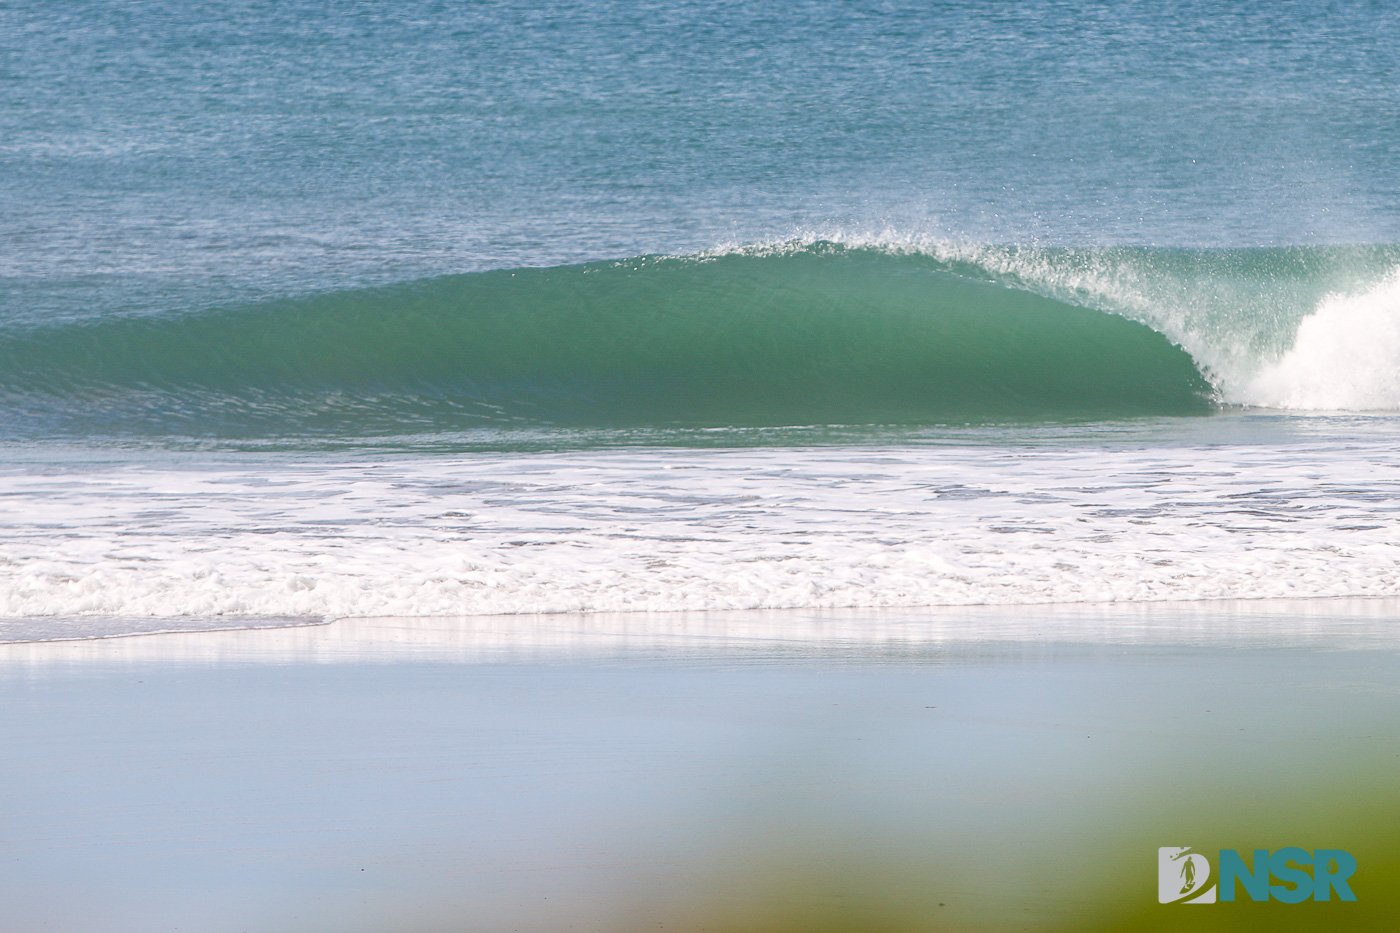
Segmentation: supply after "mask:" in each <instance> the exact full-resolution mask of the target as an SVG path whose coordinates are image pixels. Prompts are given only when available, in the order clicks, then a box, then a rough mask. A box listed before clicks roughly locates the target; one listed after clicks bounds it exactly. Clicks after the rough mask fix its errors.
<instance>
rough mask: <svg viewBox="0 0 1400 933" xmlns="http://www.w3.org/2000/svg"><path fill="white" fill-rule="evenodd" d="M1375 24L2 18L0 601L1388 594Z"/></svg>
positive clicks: (1387, 409)
mask: <svg viewBox="0 0 1400 933" xmlns="http://www.w3.org/2000/svg"><path fill="white" fill-rule="evenodd" d="M1397 35H1400V11H1397V10H1395V9H1392V8H1391V7H1389V6H1387V5H1384V4H1340V5H1333V6H1331V7H1328V8H1325V9H1324V8H1320V7H1317V6H1316V5H1311V4H1308V5H1304V4H1291V3H1249V2H1245V3H1199V2H1176V3H1164V4H1153V5H1150V6H1144V5H1125V4H1093V3H1060V2H1049V0H1044V2H1035V0H1029V2H1025V3H1019V4H1015V5H1009V4H1008V5H989V4H985V3H971V2H965V3H964V2H946V3H899V2H889V3H869V4H828V3H804V2H785V3H776V2H768V0H749V2H745V3H742V4H741V3H713V2H706V3H698V2H681V0H671V2H651V3H615V2H602V0H599V2H559V3H551V4H539V3H521V2H499V3H483V4H470V5H467V4H449V3H438V2H427V0H406V2H399V3H394V4H388V3H363V4H357V5H354V6H348V5H344V4H334V3H329V2H290V3H277V4H271V3H262V2H221V3H217V4H216V3H211V2H174V0H153V2H148V3H143V4H139V5H134V4H109V3H101V2H72V3H64V4H59V5H57V6H55V5H53V4H38V3H31V2H23V0H21V2H7V3H4V4H0V493H2V494H0V619H3V620H6V621H0V625H5V624H11V625H14V624H22V625H26V626H29V628H27V629H26V631H41V630H42V631H43V632H44V633H45V635H44V637H78V638H81V637H84V636H87V635H94V634H101V633H109V632H110V631H112V630H113V628H112V626H113V625H114V624H116V623H114V620H117V623H119V622H120V620H123V619H126V620H150V619H160V620H165V621H163V622H162V623H161V624H160V627H181V626H184V627H192V628H198V627H202V626H215V625H216V626H219V627H228V626H230V625H234V626H236V625H238V624H241V622H240V620H242V621H243V622H246V624H248V625H261V624H266V622H267V620H268V619H269V618H291V619H312V618H318V619H319V618H342V617H358V616H383V615H397V616H428V615H433V616H442V615H465V614H476V613H538V612H578V611H609V612H613V611H627V610H668V611H669V610H705V609H726V610H730V609H765V608H770V609H777V608H840V607H912V606H936V605H977V604H1032V603H1048V602H1090V603H1096V602H1109V601H1120V602H1121V601H1129V602H1141V601H1157V600H1188V599H1254V598H1272V597H1294V598H1296V597H1322V596H1377V597H1387V596H1397V595H1400V571H1397V569H1396V568H1397V566H1400V561H1398V560H1397V559H1398V558H1400V534H1397V530H1396V529H1397V524H1396V522H1395V521H1394V518H1395V512H1396V509H1397V507H1400V433H1397V429H1400V196H1398V195H1400V86H1397V85H1396V83H1395V81H1394V75H1395V74H1397V73H1400V43H1396V42H1395V41H1394V39H1395V37H1396V36H1397ZM36 620H38V623H42V624H38V623H36ZM143 624H144V623H143ZM36 625H37V627H36ZM147 627H149V626H147Z"/></svg>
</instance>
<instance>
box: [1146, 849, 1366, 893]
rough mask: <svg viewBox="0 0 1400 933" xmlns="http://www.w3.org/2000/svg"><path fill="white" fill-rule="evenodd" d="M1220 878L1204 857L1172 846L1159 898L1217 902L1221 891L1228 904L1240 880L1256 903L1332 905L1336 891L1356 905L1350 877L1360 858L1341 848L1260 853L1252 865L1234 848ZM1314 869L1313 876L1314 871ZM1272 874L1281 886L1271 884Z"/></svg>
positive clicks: (1160, 860) (1161, 866)
mask: <svg viewBox="0 0 1400 933" xmlns="http://www.w3.org/2000/svg"><path fill="white" fill-rule="evenodd" d="M1216 864H1217V865H1218V866H1219V878H1218V881H1217V880H1212V878H1211V865H1210V859H1208V858H1207V857H1206V856H1205V855H1204V854H1203V853H1201V852H1197V851H1195V850H1194V849H1192V848H1191V847H1190V846H1167V847H1165V848H1162V849H1158V850H1157V900H1158V901H1159V902H1161V903H1163V904H1214V903H1215V901H1216V893H1217V891H1218V892H1219V898H1220V900H1222V901H1233V900H1234V899H1235V882H1236V881H1238V882H1239V883H1240V886H1241V887H1243V888H1244V890H1245V893H1246V894H1248V895H1249V899H1250V900H1252V901H1267V900H1268V899H1269V898H1270V897H1272V898H1273V899H1274V900H1276V901H1282V902H1283V903H1285V904H1298V903H1301V902H1302V901H1305V900H1307V899H1308V898H1310V897H1311V898H1312V899H1313V900H1315V901H1329V900H1331V899H1332V892H1333V891H1336V892H1337V898H1338V900H1343V901H1354V900H1356V895H1355V894H1353V893H1352V890H1351V885H1349V884H1347V879H1348V878H1350V877H1351V876H1352V875H1353V874H1355V873H1356V859H1354V858H1353V857H1352V855H1351V853H1350V852H1344V851H1342V850H1341V849H1318V850H1317V851H1315V852H1309V851H1307V850H1306V849H1299V848H1287V849H1279V850H1278V851H1276V852H1274V853H1273V854H1272V855H1270V854H1269V850H1268V849H1255V850H1254V859H1253V865H1250V866H1248V867H1247V866H1246V865H1245V863H1244V859H1243V858H1242V857H1241V856H1240V854H1239V853H1238V852H1236V851H1235V850H1234V849H1221V850H1220V855H1219V857H1218V858H1217V860H1216ZM1309 869H1311V872H1309ZM1270 876H1272V877H1273V878H1274V879H1277V880H1278V881H1279V882H1282V883H1281V884H1270V883H1269V881H1270Z"/></svg>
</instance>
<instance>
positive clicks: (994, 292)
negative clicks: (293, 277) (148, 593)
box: [0, 234, 1400, 436]
mask: <svg viewBox="0 0 1400 933" xmlns="http://www.w3.org/2000/svg"><path fill="white" fill-rule="evenodd" d="M838 240H839V241H838ZM838 240H832V239H823V238H821V237H801V238H796V239H789V240H782V241H775V242H772V243H757V244H752V243H751V244H741V245H735V246H729V247H723V248H718V249H716V250H713V251H710V252H706V253H701V254H697V255H691V256H648V257H640V258H635V259H629V260H623V261H611V262H595V263H587V264H580V265H570V266H559V267H553V268H522V269H507V270H496V271H488V272H480V273H473V274H465V275H453V276H446V277H441V278H434V279H427V280H422V281H416V282H409V283H403V284H399V285H394V286H388V287H377V288H365V289H354V290H344V291H339V292H332V293H326V294H321V295H317V296H313V297H310V298H303V299H295V300H282V301H275V302H265V303H260V304H253V305H245V306H242V307H234V308H226V309H222V310H215V311H203V312H198V313H190V314H183V315H170V314H165V315H149V316H127V317H106V318H95V319H90V320H86V321H79V322H71V321H70V322H65V323H62V324H56V325H53V326H49V327H29V328H20V327H11V328H9V329H7V330H3V331H0V395H3V398H4V402H5V411H4V413H3V415H0V430H4V431H5V432H6V433H9V434H11V435H16V434H18V435H21V436H23V435H26V434H33V433H40V434H43V433H58V434H75V433H77V434H84V435H92V434H117V435H121V434H182V435H187V434H193V435H205V436H246V435H259V436H262V435H268V436H284V435H288V436H294V435H301V434H314V435H337V436H346V435H348V436H370V435H383V434H403V433H432V432H448V431H460V430H471V429H475V428H482V427H486V428H495V427H512V428H520V427H546V428H561V427H567V428H585V429H593V428H599V429H611V428H621V429H631V428H639V427H663V428H669V427H684V426H689V427H719V426H738V427H745V426H757V427H771V426H791V425H838V424H839V425H871V424H881V425H936V424H949V423H969V422H972V423H977V422H987V421H998V420H1000V421H1018V420H1022V421H1038V420H1046V419H1079V418H1117V417H1131V416H1140V415H1190V414H1200V413H1206V412H1209V411H1211V410H1213V409H1214V408H1216V407H1218V406H1220V405H1244V406H1263V407H1275V408H1290V409H1320V408H1328V409H1344V410H1371V409H1387V410H1394V409H1397V408H1400V384H1397V383H1396V381H1395V375H1394V374H1395V372H1396V371H1397V369H1400V367H1397V365H1396V362H1397V361H1400V284H1397V283H1400V278H1397V273H1396V271H1395V270H1396V269H1397V268H1400V251H1397V250H1396V249H1395V248H1393V247H1353V248H1344V247H1335V248H1332V247H1328V248H1322V247H1319V248H1277V249H1254V250H1215V251H1211V250H1195V251H1192V250H1165V249H1146V248H1127V247H1113V248H1108V247H1105V248H1097V249H1072V248H1064V249H1046V248H1033V247H1012V246H1006V247H997V246H978V245H970V244H958V243H944V242H938V241H925V240H920V239H917V238H913V239H910V238H904V239H901V238H899V237H897V236H894V235H890V234H885V235H880V236H869V237H860V236H850V235H844V236H840V237H839V238H838Z"/></svg>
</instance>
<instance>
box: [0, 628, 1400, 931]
mask: <svg viewBox="0 0 1400 933" xmlns="http://www.w3.org/2000/svg"><path fill="white" fill-rule="evenodd" d="M1396 614H1397V613H1396V606H1395V604H1394V602H1393V601H1385V600H1379V601H1378V600H1360V601H1332V600H1328V601H1300V602H1294V603H1288V604H1283V603H1273V604H1259V603H1232V604H1176V605H1169V604H1159V605H1155V606H1151V605H1149V606H1143V605H1140V604H1139V605H1133V606H1118V607H1084V606H1079V607H1023V608H1021V609H1019V610H1009V609H998V610H986V611H982V610H966V609H962V610H957V611H956V612H952V611H947V612H935V611H927V612H908V611H905V612H890V611H887V612H884V613H868V612H852V611H844V612H842V611H831V612H827V613H805V614H803V613H748V614H740V613H696V614H665V615H664V616H655V615H654V616H606V617H605V616H598V617H582V616H573V617H564V616H553V617H543V616H536V617H494V618H477V619H456V620H402V619H399V620H360V621H350V620H346V621H341V622H336V623H332V624H330V625H321V626H314V627H304V628H280V629H261V630H248V631H238V632H230V631H225V632H205V633H198V634H188V633H186V634H173V635H146V636H140V637H132V638H114V639H102V640H96V641H87V642H54V643H46V644H11V645H5V646H3V647H0V692H3V694H4V697H3V708H4V709H5V710H7V715H6V716H5V717H4V720H3V726H0V742H3V747H4V748H5V749H6V755H5V756H4V762H3V765H2V766H0V801H3V810H4V814H3V824H4V826H5V832H4V833H3V835H0V860H3V864H5V865H6V866H7V867H6V868H5V869H4V870H3V871H0V915H3V916H4V917H5V918H6V920H7V922H6V924H5V925H6V928H7V929H14V930H21V931H23V930H30V929H35V930H37V929H60V930H70V931H78V933H86V931H94V933H96V931H104V933H106V931H114V933H121V931H126V930H131V931H137V930H140V931H147V930H155V929H174V928H179V929H196V930H209V931H224V930H229V931H235V930H238V931H241V930H253V929H256V930H268V931H283V930H286V931H303V930H315V931H320V930H327V931H329V930H337V931H347V930H349V931H357V930H366V931H368V930H448V929H451V930H470V931H474V930H482V931H487V930H500V929H520V930H532V931H533V930H539V931H546V930H562V929H578V930H632V929H638V930H640V929H643V928H650V929H657V928H658V924H663V925H664V927H665V928H667V929H700V928H708V929H735V930H737V929H744V928H748V929H753V928H767V929H789V930H797V929H825V928H830V927H829V926H825V927H824V926H823V925H822V923H825V922H826V921H827V920H830V919H832V918H844V919H843V920H842V921H841V923H840V924H838V927H840V928H851V929H855V928H860V927H862V926H870V925H871V922H872V918H873V917H876V916H879V917H881V918H883V919H882V920H881V923H883V924H884V926H885V928H887V929H893V930H902V929H909V930H914V929H943V928H947V927H949V926H953V927H955V928H959V929H988V930H993V929H1032V930H1039V929H1057V928H1064V927H1065V925H1066V924H1067V923H1068V924H1069V925H1070V926H1072V927H1075V928H1096V927H1101V928H1118V929H1123V928H1132V929H1156V928H1163V929H1170V928H1171V924H1173V923H1177V922H1179V918H1177V917H1176V915H1175V914H1169V913H1167V914H1164V913H1162V911H1169V910H1170V909H1171V908H1168V907H1159V905H1157V904H1156V902H1155V896H1154V892H1155V883H1156V879H1155V875H1154V867H1153V857H1154V856H1155V851H1156V848H1157V847H1158V846H1162V845H1181V844H1188V843H1189V844H1192V845H1199V846H1211V845H1215V846H1219V847H1230V848H1238V849H1240V850H1242V851H1243V850H1245V849H1248V848H1252V847H1253V846H1255V845H1258V846H1261V847H1266V848H1275V847H1279V846H1283V845H1299V846H1305V847H1307V848H1313V847H1324V846H1332V847H1340V848H1346V849H1349V850H1351V851H1353V852H1355V853H1356V854H1357V856H1358V859H1359V860H1360V862H1361V865H1362V869H1361V872H1360V873H1359V874H1358V876H1357V886H1358V889H1359V890H1360V891H1361V892H1363V897H1362V900H1361V901H1360V902H1359V904H1357V905H1332V906H1331V908H1330V909H1331V910H1332V911H1333V912H1336V911H1342V910H1344V911H1346V913H1345V915H1344V916H1343V914H1340V913H1334V914H1328V915H1326V916H1324V915H1323V914H1321V913H1320V912H1319V911H1322V910H1324V909H1328V905H1312V906H1309V905H1301V906H1300V907H1297V908H1294V910H1295V911H1299V910H1301V911H1311V912H1310V913H1308V914H1307V922H1311V923H1321V924H1323V925H1322V926H1315V927H1308V926H1306V925H1304V926H1301V927H1297V928H1298V929H1309V928H1317V929H1321V928H1324V927H1325V926H1328V925H1331V922H1330V918H1331V917H1332V916H1334V915H1335V916H1336V917H1338V918H1342V919H1338V920H1337V921H1335V922H1336V923H1340V924H1342V925H1344V926H1346V927H1347V928H1349V929H1369V928H1375V929H1384V928H1387V925H1388V924H1389V925H1393V922H1394V920H1395V919H1396V917H1397V916H1400V913H1397V908H1398V907H1400V899H1397V897H1396V892H1395V885H1394V883H1393V881H1392V880H1391V877H1390V876H1389V875H1388V874H1387V873H1386V872H1385V871H1384V866H1385V865H1393V864H1394V854H1395V846H1394V843H1393V839H1391V838H1389V837H1390V836H1391V835H1393V834H1391V833H1390V832H1389V831H1388V830H1386V831H1385V832H1384V833H1380V832H1379V831H1378V829H1377V827H1378V826H1388V825H1391V824H1390V823H1388V822H1386V821H1387V820H1388V819H1389V815H1391V814H1393V813H1394V811H1395V801H1394V795H1393V792H1392V791H1391V787H1392V785H1393V778H1392V777H1391V775H1392V774H1393V769H1394V762H1395V761H1396V758H1397V755H1400V729H1397V724H1400V689H1397V686H1396V685H1397V684H1400V655H1398V654H1397V651H1396V643H1397V638H1396V636H1395V633H1394V631H1393V629H1394V625H1393V620H1394V619H1395V617H1396ZM997 623H999V625H998V624H997ZM389 662H394V663H389ZM1182 840H1185V841H1184V842H1183V841H1182ZM1387 860H1390V861H1387ZM1067 865H1073V866H1075V867H1074V869H1073V870H1066V866H1067ZM1256 908H1257V909H1256V910H1255V912H1254V913H1252V914H1249V913H1248V912H1247V911H1245V910H1244V908H1243V907H1242V906H1241V907H1233V908H1229V907H1225V906H1224V905H1222V907H1221V908H1220V909H1221V910H1227V909H1228V910H1233V911H1234V914H1232V915H1231V916H1232V917H1234V920H1235V921H1240V922H1243V923H1244V925H1245V926H1246V927H1248V926H1250V925H1257V923H1258V922H1260V921H1262V920H1267V921H1268V923H1269V924H1271V925H1275V926H1279V925H1281V927H1282V928H1289V922H1290V920H1291V919H1302V914H1300V913H1294V914H1291V915H1286V914H1280V913H1279V909H1280V907H1279V905H1275V904H1263V905H1256ZM1176 909H1177V910H1178V911H1179V910H1180V909H1181V908H1176ZM823 918H825V919H823ZM1241 918H1243V920H1241ZM818 921H821V922H818ZM1232 922H1233V921H1232ZM1235 925H1238V923H1236V924H1235ZM1226 926H1227V928H1228V927H1229V926H1230V924H1227V925H1226Z"/></svg>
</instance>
